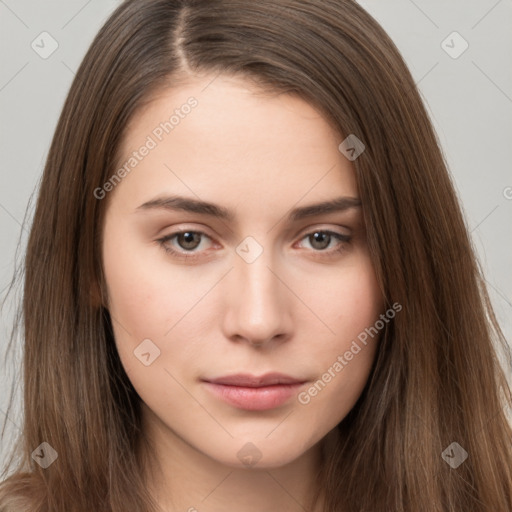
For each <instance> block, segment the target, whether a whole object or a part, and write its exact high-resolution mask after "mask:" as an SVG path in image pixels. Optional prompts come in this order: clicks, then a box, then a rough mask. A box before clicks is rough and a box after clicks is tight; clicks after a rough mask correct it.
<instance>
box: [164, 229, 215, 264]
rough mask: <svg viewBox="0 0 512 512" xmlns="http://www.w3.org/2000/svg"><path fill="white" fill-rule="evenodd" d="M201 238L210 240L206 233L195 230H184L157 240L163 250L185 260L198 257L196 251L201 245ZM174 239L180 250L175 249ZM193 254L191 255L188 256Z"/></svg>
mask: <svg viewBox="0 0 512 512" xmlns="http://www.w3.org/2000/svg"><path fill="white" fill-rule="evenodd" d="M201 237H206V238H210V237H209V236H208V235H207V234H206V233H203V232H202V231H193V230H191V229H190V230H189V229H187V230H184V231H178V232H176V233H171V234H170V235H167V236H165V237H163V238H160V239H159V240H157V241H158V242H159V243H160V245H161V246H162V248H163V249H164V250H165V251H166V252H168V253H170V254H173V255H175V256H177V257H179V258H183V259H194V258H196V257H197V255H196V254H195V253H196V252H199V251H196V249H197V248H198V247H199V246H200V245H201ZM173 239H176V243H177V245H178V250H176V249H175V248H173V245H172V244H171V243H170V242H171V241H172V240H173ZM188 253H191V254H188Z"/></svg>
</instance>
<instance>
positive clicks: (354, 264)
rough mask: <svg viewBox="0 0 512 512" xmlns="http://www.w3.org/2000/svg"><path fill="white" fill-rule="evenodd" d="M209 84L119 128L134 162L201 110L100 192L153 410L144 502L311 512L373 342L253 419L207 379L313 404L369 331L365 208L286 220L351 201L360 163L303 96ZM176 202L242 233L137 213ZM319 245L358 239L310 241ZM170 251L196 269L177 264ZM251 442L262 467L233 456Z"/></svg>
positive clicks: (143, 389) (378, 300)
mask: <svg viewBox="0 0 512 512" xmlns="http://www.w3.org/2000/svg"><path fill="white" fill-rule="evenodd" d="M212 79H214V76H213V75H211V76H203V77H199V76H194V77H193V78H190V80H189V81H188V82H186V83H185V84H183V83H181V84H180V86H179V87H177V88H174V89H167V90H165V91H163V92H160V93H159V94H158V95H157V96H155V97H154V98H152V101H150V102H149V103H147V104H146V106H145V107H144V108H143V109H141V110H140V111H139V112H138V113H137V115H136V116H135V117H134V118H133V119H132V122H131V123H130V125H129V126H128V127H127V131H126V133H125V138H124V143H123V145H122V155H123V157H126V158H128V157H129V155H130V154H131V153H132V152H133V151H134V150H136V149H137V148H139V147H140V146H141V145H142V144H143V143H144V141H145V140H146V138H147V136H148V135H150V134H151V133H152V131H153V130H154V129H155V127H156V126H158V125H159V123H160V122H162V121H163V120H165V119H168V118H169V116H170V115H171V114H172V112H173V111H174V110H175V109H176V108H178V107H180V105H183V104H184V103H186V101H187V98H189V97H190V96H194V97H195V98H196V99H197V101H198V105H197V106H196V107H195V108H194V109H193V110H192V111H191V112H190V114H188V115H187V116H185V117H184V118H183V119H180V122H179V124H178V125H177V126H176V127H175V128H174V129H173V130H172V131H171V132H170V133H169V134H165V136H164V137H163V139H162V141H161V142H159V143H158V145H157V147H156V148H154V149H152V150H151V151H150V152H149V154H148V155H147V156H146V157H144V158H143V159H142V160H141V161H140V162H139V163H138V164H137V166H136V168H134V169H133V170H132V171H131V172H130V173H129V174H127V175H126V177H124V178H123V180H122V181H121V182H120V183H119V184H118V185H117V186H116V187H115V189H114V190H113V191H111V192H109V193H108V197H107V198H106V200H108V207H107V211H106V217H105V225H104V236H103V245H102V250H103V263H104V271H105V278H106V284H107V290H108V304H107V307H108V308H109V311H110V313H111V316H112V318H113V324H114V335H115V340H116V345H117V349H118V352H119V355H120V358H121V361H122V364H123V366H124V368H125V370H126V372H127V374H128V376H129V378H130V380H131V382H132V383H133V386H134V387H135V389H136V390H137V392H138V394H139V395H140V397H141V399H142V401H143V422H144V431H145V434H146V437H147V438H148V439H149V440H150V442H151V443H152V444H153V445H154V447H155V460H154V461H153V462H152V465H151V468H150V470H149V472H148V475H150V476H148V480H149V487H150V489H151V492H152V493H153V494H154V496H155V498H156V499H157V500H158V503H159V504H160V506H161V508H162V510H165V511H178V510H179V511H185V510H189V511H192V510H200V511H201V512H202V511H212V512H213V511H215V512H216V511H221V510H243V511H246V512H252V511H254V512H255V511H261V510H286V511H296V510H297V511H298V510H304V509H303V508H302V506H303V504H305V503H307V500H308V499H309V497H310V495H311V492H312V490H313V479H314V478H315V476H316V475H317V473H318V471H319V468H320V462H321V453H322V447H323V446H324V444H325V443H326V442H327V440H330V439H332V437H333V435H334V431H333V429H334V428H335V427H336V425H337V424H338V423H339V422H340V421H341V420H342V419H343V418H344V417H345V416H346V414H347V413H348V412H349V411H350V409H351V408H352V407H353V405H354V404H355V402H356V401H357V399H358V397H359V396H360V394H361V392H362V390H363V388H364V386H365V384H366V382H367V379H368V376H369V373H370V369H371V365H372V362H373V360H374V357H375V352H376V348H377V340H374V341H372V342H370V343H368V345H367V346H365V347H364V348H363V349H362V350H361V351H360V352H359V353H358V354H357V355H355V356H354V357H353V359H352V360H351V361H349V362H348V364H347V365H346V366H345V367H344V368H343V370H342V371H341V372H338V373H336V376H335V377H333V378H332V379H331V381H330V382H329V383H328V384H327V385H326V386H325V387H323V389H322V390H321V391H319V392H318V393H317V394H316V396H314V397H311V400H310V401H309V403H307V404H303V403H300V401H299V400H298V398H297V396H293V397H292V398H291V399H290V400H288V401H287V402H286V403H285V404H284V405H281V406H279V407H276V408H274V409H270V410H265V411H248V410H243V409H239V408H237V407H234V406H233V405H231V404H228V403H226V402H224V401H222V400H220V399H219V398H217V397H216V396H215V395H213V394H212V393H211V392H210V391H209V389H207V386H206V385H205V384H204V382H202V380H201V379H205V378H214V377H220V376H224V375H228V374H234V373H241V372H243V373H250V374H254V375H262V374H265V373H267V372H269V371H278V372H281V373H285V374H287V375H290V376H292V377H295V378H300V379H301V380H305V381H308V382H307V383H306V384H304V385H303V386H302V387H301V391H302V392H304V390H308V389H309V388H310V387H311V385H312V384H313V383H315V382H316V381H318V379H320V378H321V377H322V375H323V374H324V373H325V372H326V371H327V370H328V368H330V367H332V366H333V363H335V361H336V360H337V358H338V356H339V355H342V354H344V353H345V352H346V351H347V350H349V349H350V346H351V343H352V342H353V340H355V339H356V337H357V336H358V334H360V333H361V332H362V331H364V329H365V328H366V327H368V326H371V325H373V324H374V323H375V321H376V320H377V319H378V318H379V315H380V314H381V313H382V312H383V311H384V303H383V298H382V295H381V292H380V290H379V286H378V284H377V280H376V276H375V273H374V270H373V266H372V263H371V259H370V255H369V252H368V248H367V244H366V238H365V232H364V218H363V212H362V209H361V208H354V209H350V210H346V211H340V212H334V213H328V214H320V215H318V216H315V217H311V218H306V219H303V220H301V221H298V222H290V221H288V220H287V219H286V215H287V214H288V212H289V211H290V210H291V209H292V208H295V207H300V206H305V205H310V204H313V203H318V202H321V201H326V200H329V199H333V198H336V197H339V196H347V197H352V198H358V189H357V183H356V179H355V174H354V169H353V165H352V163H351V162H350V161H349V160H348V159H347V158H345V157H344V156H343V155H342V154H341V153H340V151H339V150H338V145H339V144H340V143H341V141H342V140H343V137H341V136H340V135H339V134H337V133H336V131H335V130H334V129H333V128H332V127H331V126H330V125H329V124H328V123H327V121H326V120H325V119H324V118H323V117H322V116H321V115H320V114H319V112H318V111H317V110H316V109H314V108H313V107H312V106H311V105H310V104H308V103H306V102H305V101H304V100H302V99H300V98H298V97H296V96H293V95H289V94H282V95H279V94H268V93H264V92H263V91H262V90H260V89H258V88H257V86H256V85H254V84H253V83H251V82H249V81H247V80H244V79H242V78H234V77H227V76H218V77H217V78H215V79H214V80H213V82H212ZM208 83H210V85H208ZM205 87H206V88H205ZM121 160H123V159H121ZM123 161H124V160H123ZM171 194H175V195H182V196H186V197H189V198H192V199H201V200H204V201H208V202H212V203H216V204H218V205H220V206H222V207H224V208H227V209H229V210H232V212H233V214H234V215H235V219H234V221H225V220H220V219H217V218H214V217H210V216H207V215H203V214H198V213H189V212H182V211H171V210H166V209H163V208H153V209H140V208H138V207H139V206H140V205H142V204H143V203H146V202H148V201H150V200H152V199H155V198H161V197H164V196H168V195H171ZM180 230H181V231H187V230H188V231H194V232H197V231H199V232H202V233H205V235H196V236H197V237H198V238H196V239H195V245H196V246H197V247H195V248H193V247H192V246H193V245H194V243H193V242H194V239H192V241H191V240H190V238H189V239H183V237H181V238H180V237H174V238H173V239H170V240H167V241H166V242H159V241H158V240H159V239H162V237H164V236H167V235H171V234H173V233H176V232H178V231H180ZM322 230H329V231H333V232H335V233H339V234H342V235H347V236H350V237H351V240H350V242H343V241H340V240H338V239H337V238H335V237H334V236H333V237H331V238H330V239H329V237H328V236H327V237H326V238H324V239H321V238H320V239H319V240H318V241H315V239H314V237H313V234H314V233H315V232H317V231H322ZM308 235H310V236H308ZM248 236H250V237H252V238H253V239H254V240H255V241H256V243H257V245H256V246H251V248H250V250H249V252H250V254H252V255H255V254H256V252H257V251H256V249H255V247H256V248H257V247H259V248H261V250H262V252H261V254H259V256H258V257H257V258H256V259H255V260H254V261H252V262H250V263H248V262H247V261H246V260H245V259H244V258H242V257H241V256H240V255H239V254H238V253H237V252H236V249H237V248H238V247H239V246H240V244H241V242H243V241H244V239H245V238H246V237H248ZM187 242H188V245H187ZM180 244H181V245H180ZM165 246H167V247H172V248H174V249H175V250H177V251H181V253H186V252H187V250H188V252H189V253H190V252H195V254H196V255H199V256H198V257H197V259H195V260H184V259H182V258H181V259H180V258H179V257H177V256H175V255H172V254H170V253H168V252H166V250H165V248H164V247H165ZM242 247H243V244H242ZM246 247H247V246H246ZM336 249H341V250H340V251H336ZM328 251H330V255H326V254H327V252H328ZM145 339H150V340H151V342H152V343H153V344H154V346H156V347H158V349H159V350H160V355H159V356H158V357H157V358H156V359H154V360H153V361H152V362H151V364H149V365H148V366H146V365H145V364H143V363H142V362H141V360H140V359H139V358H138V357H136V356H135V355H134V350H136V349H137V347H138V346H139V345H140V344H141V342H142V341H143V340H145ZM146 343H147V342H146ZM151 346H153V345H151ZM151 357H152V356H151ZM146 359H147V357H146ZM247 443H252V445H248V446H250V447H251V448H250V450H252V451H253V454H258V455H259V456H260V457H261V458H260V459H259V460H258V461H257V463H255V464H253V465H248V464H247V463H244V462H243V461H242V460H241V457H239V456H238V455H237V454H238V452H239V451H240V450H241V449H242V448H243V447H244V446H246V445H247ZM246 449H247V448H246Z"/></svg>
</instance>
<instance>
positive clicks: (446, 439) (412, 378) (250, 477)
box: [0, 0, 512, 512]
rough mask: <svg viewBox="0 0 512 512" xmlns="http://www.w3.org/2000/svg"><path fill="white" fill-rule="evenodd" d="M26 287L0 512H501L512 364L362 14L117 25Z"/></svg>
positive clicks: (35, 238) (82, 94) (189, 8)
mask: <svg viewBox="0 0 512 512" xmlns="http://www.w3.org/2000/svg"><path fill="white" fill-rule="evenodd" d="M325 242H327V243H326V244H325ZM189 244H191V245H189ZM25 265H26V267H25V269H26V270H25V289H24V300H23V318H24V337H25V360H24V372H25V374H24V375H25V376H24V403H25V424H24V429H23V434H22V436H21V438H20V445H19V449H18V451H16V452H14V455H15V456H17V457H18V459H17V462H18V466H17V469H16V471H15V472H14V474H12V475H11V476H10V477H9V478H7V479H6V480H5V481H4V482H3V484H2V485H1V486H0V489H1V491H0V496H1V499H0V504H1V505H0V510H2V512H3V511H12V510H16V511H20V510H30V511H35V510H37V511H52V512H60V511H64V510H65V511H66V512H69V511H80V512H83V511H86V510H87V511H89V510H102V511H103V510H104V511H116V512H117V511H119V512H121V511H123V512H125V511H132V510H133V511H142V510H147V511H157V510H158V511H165V512H168V511H173V512H174V511H177V510H189V511H193V510H199V511H203V510H206V511H218V510H226V509H240V510H246V511H252V510H274V509H275V510H290V511H295V510H310V511H315V512H319V511H322V512H323V511H329V512H334V511H344V512H345V511H346V512H350V511H370V510H371V511H381V510H382V511H390V510H396V511H398V510H402V511H417V510H429V511H443V512H444V511H467V510H471V511H474V512H480V511H481V512H483V511H493V512H497V511H500V512H505V511H509V510H511V509H512V449H511V443H510V441H511V439H512V431H511V427H510V424H509V423H508V421H507V417H506V415H505V411H504V406H505V405H506V403H510V401H511V393H510V388H509V385H508V383H507V381H506V378H505V374H504V372H503V369H502V368H501V367H500V366H499V363H498V360H497V349H498V347H501V348H506V341H505V340H504V338H503V335H502V333H501V331H500V328H499V326H498V324H497V322H496V320H495V317H494V315H493V312H492V308H491V306H490V303H489V300H488V296H487V292H486V288H485V285H484V280H483V278H482V275H481V272H480V270H479V268H478V265H477V262H476V259H475V256H474V253H473V249H472V247H471V243H470V239H469V236H468V231H467V228H466V226H465V224H464V220H463V217H462V215H461V210H460V207H459V205H458V202H457V198H456V195H455V193H454V189H453V186H452V184H451V181H450V178H449V174H448V172H447V169H446V164H445V162H444V160H443V157H442V153H441V150H440V148H439V147H438V144H437V140H436V137H435V134H434V132H433V129H432V126H431V124H430V121H429V119H428V116H427V113H426V111H425V109H424V107H423V105H422V102H421V99H420V96H419V94H418V91H417V89H416V87H415V84H414V81H413V79H412V77H411V75H410V73H409V71H408V70H407V68H406V66H405V64H404V62H403V60H402V58H401V56H400V54H399V52H398V50H397V49H396V47H395V46H394V44H393V43H392V42H391V40H390V39H389V37H388V36H387V35H386V34H385V33H384V31H383V30H382V28H381V27H380V26H379V25H378V24H377V23H376V22H375V20H373V18H371V17H370V16H369V15H368V14H367V13H366V12H365V11H364V10H363V9H362V8H361V7H360V6H358V5H357V4H356V3H355V2H352V1H348V0H342V1H333V0H323V1H320V0H315V1H305V0H302V1H283V2H278V3H276V2H270V1H266V0H265V1H262V2H249V1H242V0H215V1H211V0H196V1H195V0H182V1H178V0H176V1H170V0H150V1H148V0H127V1H125V2H124V3H123V4H122V5H121V6H120V7H119V8H118V9H117V10H116V11H115V12H114V14H113V15H112V16H111V17H110V19H109V20H108V21H107V22H106V24H105V26H104V27H103V28H102V29H101V30H100V33H99V34H98V36H97V37H96V39H95V41H94V42H93V44H92V45H91V48H90V50H89V52H88V53H87V55H86V57H85V59H84V61H83V63H82V65H81V67H80V69H79V71H78V72H77V75H76V79H75V81H74V82H73V85H72V87H71V91H70V93H69V96H68V98H67V101H66V103H65V106H64V109H63V112H62V115H61V118H60V120H59V124H58V126H57V129H56V132H55V136H54V139H53V142H52V145H51V149H50V153H49V156H48V161H47V163H46V167H45V171H44V176H43V180H42V184H41V188H40V192H39V199H38V203H37V210H36V213H35V217H34V223H33V226H32V230H31V235H30V240H29V244H28V248H27V257H26V263H25ZM495 342H496V343H498V344H500V345H495Z"/></svg>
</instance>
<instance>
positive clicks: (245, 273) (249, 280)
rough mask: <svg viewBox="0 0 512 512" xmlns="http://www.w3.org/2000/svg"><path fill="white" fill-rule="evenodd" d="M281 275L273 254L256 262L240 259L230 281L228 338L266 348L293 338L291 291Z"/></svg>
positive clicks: (227, 302) (267, 253)
mask: <svg viewBox="0 0 512 512" xmlns="http://www.w3.org/2000/svg"><path fill="white" fill-rule="evenodd" d="M280 274H282V272H280V271H279V269H278V268H276V266H275V264H273V262H272V259H271V257H270V251H263V253H262V254H261V255H260V256H259V257H258V258H257V259H256V260H255V261H253V262H252V263H248V262H246V261H244V260H243V259H242V258H239V257H238V256H236V258H235V263H234V269H233V270H232V271H231V272H230V273H229V275H228V276H227V278H226V279H227V282H226V287H227V289H226V295H225V302H224V305H225V306H226V309H225V314H224V317H223V322H224V325H223V328H224V333H225V335H226V337H227V338H228V339H230V340H232V341H235V342H240V341H243V342H246V343H249V344H250V345H252V346H254V347H260V348H262V347H264V346H266V345H269V344H270V343H271V342H276V341H281V342H282V341H284V340H286V339H288V338H289V337H290V335H291V332H292V313H291V311H290V307H291V305H292V301H291V298H290V295H291V292H290V291H289V290H288V289H287V288H286V286H285V285H284V284H283V276H281V275H280Z"/></svg>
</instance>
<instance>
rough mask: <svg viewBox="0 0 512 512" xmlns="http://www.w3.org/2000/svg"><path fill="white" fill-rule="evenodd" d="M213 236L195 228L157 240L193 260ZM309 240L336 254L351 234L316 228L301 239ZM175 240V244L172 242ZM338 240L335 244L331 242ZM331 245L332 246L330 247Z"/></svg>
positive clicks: (318, 248) (169, 250) (317, 249)
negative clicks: (202, 244) (205, 240)
mask: <svg viewBox="0 0 512 512" xmlns="http://www.w3.org/2000/svg"><path fill="white" fill-rule="evenodd" d="M203 237H205V238H207V239H210V240H211V238H210V237H209V236H208V235H207V234H206V233H203V232H202V231H194V230H191V229H190V230H189V229H187V230H182V231H178V232H176V233H171V234H169V235H166V236H165V237H162V238H160V239H158V240H157V242H158V243H159V244H160V245H161V246H162V248H163V249H164V250H165V252H167V253H169V254H172V255H173V256H175V257H177V258H181V259H184V260H193V259H196V258H199V257H201V255H202V252H204V251H201V249H198V248H199V247H200V246H201V242H202V238H203ZM305 239H307V240H309V242H310V245H311V247H312V248H313V252H316V253H320V254H321V255H322V256H323V255H325V256H327V257H328V256H334V255H336V254H339V253H341V252H343V251H344V250H345V248H346V247H345V246H346V244H348V243H350V241H351V236H348V235H344V234H342V233H337V232H335V231H329V230H319V229H317V230H315V231H311V232H310V233H307V234H306V235H304V236H303V237H302V238H301V239H300V240H305ZM173 241H175V243H174V244H173V243H172V242H173ZM333 241H334V242H337V243H335V244H334V246H332V245H331V242H333ZM329 246H331V247H330V248H329Z"/></svg>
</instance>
